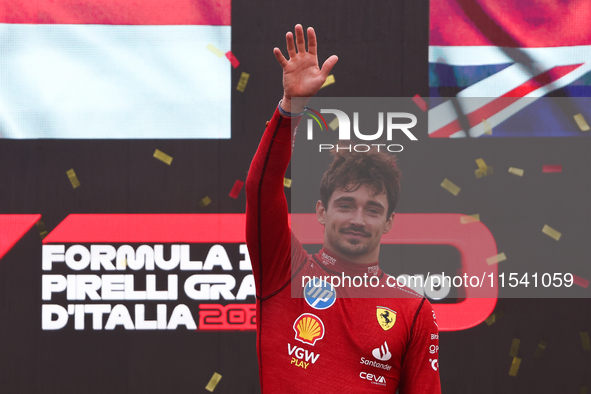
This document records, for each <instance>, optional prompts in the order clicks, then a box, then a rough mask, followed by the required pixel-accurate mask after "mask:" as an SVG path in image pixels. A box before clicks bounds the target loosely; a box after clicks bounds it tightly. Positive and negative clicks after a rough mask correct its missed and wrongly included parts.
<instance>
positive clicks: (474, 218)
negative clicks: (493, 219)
mask: <svg viewBox="0 0 591 394" xmlns="http://www.w3.org/2000/svg"><path fill="white" fill-rule="evenodd" d="M479 221H480V215H479V214H477V213H475V214H474V215H466V216H461V217H460V223H461V224H468V223H475V222H479Z"/></svg>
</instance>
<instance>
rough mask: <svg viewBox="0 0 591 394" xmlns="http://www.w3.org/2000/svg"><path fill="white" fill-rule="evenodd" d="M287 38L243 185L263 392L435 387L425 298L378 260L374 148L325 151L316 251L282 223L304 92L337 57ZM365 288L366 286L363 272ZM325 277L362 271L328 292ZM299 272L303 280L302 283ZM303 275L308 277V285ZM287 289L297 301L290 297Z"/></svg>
mask: <svg viewBox="0 0 591 394" xmlns="http://www.w3.org/2000/svg"><path fill="white" fill-rule="evenodd" d="M307 33H308V49H307V50H306V43H305V38H304V31H303V28H302V26H301V25H297V26H296V27H295V43H294V37H293V34H292V33H291V32H288V33H287V35H286V40H287V53H288V56H289V60H287V59H286V58H285V57H284V56H283V54H282V53H281V50H280V49H278V48H275V49H274V51H273V52H274V54H275V57H276V58H277V60H278V62H279V64H280V65H281V67H282V68H283V88H284V95H283V98H282V100H281V101H280V103H279V105H278V106H277V108H276V110H275V113H274V114H273V117H272V118H271V120H270V121H269V122H268V124H267V128H266V130H265V132H264V134H263V137H262V139H261V142H260V144H259V147H258V150H257V152H256V154H255V157H254V159H253V161H252V164H251V167H250V171H249V173H248V179H247V181H246V198H247V207H246V240H247V244H248V249H249V254H250V259H251V262H252V268H253V274H254V278H255V282H256V296H257V352H258V359H259V376H260V382H261V389H262V391H263V393H319V392H325V393H360V392H363V393H396V392H397V390H398V391H399V392H400V393H401V394H409V393H413V394H414V393H428V394H436V393H440V392H441V389H440V383H439V372H438V369H439V366H438V351H439V332H438V328H437V322H436V319H435V314H434V313H433V310H432V308H431V305H430V303H429V301H427V300H426V298H424V297H421V296H420V295H418V294H417V293H415V292H413V291H412V290H409V289H407V288H405V287H400V286H397V285H396V283H395V280H394V278H393V277H390V276H389V275H387V274H385V273H383V272H382V271H381V270H380V268H379V265H378V257H379V250H380V240H381V237H382V234H385V233H387V232H388V231H390V229H391V227H392V224H393V221H394V209H395V207H396V204H397V202H398V198H399V194H400V184H399V181H400V170H399V169H398V167H397V166H396V164H395V160H394V158H393V157H392V156H390V155H388V154H387V153H384V152H377V151H375V150H374V151H370V152H346V151H344V152H343V151H341V152H335V153H334V160H333V162H332V164H331V165H330V167H329V169H328V170H327V171H326V173H325V174H324V176H323V179H322V182H321V185H320V200H319V201H318V202H317V204H316V215H317V218H318V222H319V223H320V225H322V226H324V244H323V248H322V249H321V250H320V251H319V252H318V253H317V254H314V255H311V254H307V252H306V251H305V250H304V249H303V248H302V246H301V244H300V243H299V241H298V240H297V238H296V236H295V235H294V234H293V233H292V232H291V230H290V228H289V225H288V209H287V201H286V198H285V194H284V189H283V179H284V176H285V171H286V169H287V166H288V164H289V161H290V158H291V152H292V147H293V139H294V137H295V129H297V124H298V123H299V120H300V118H301V116H302V114H303V111H305V105H306V101H307V100H306V99H296V98H305V97H312V96H314V95H315V94H316V92H317V91H318V90H319V89H320V87H321V86H322V84H323V83H324V81H325V80H326V77H327V76H328V74H329V72H330V70H331V69H332V67H333V66H334V65H335V64H336V62H337V60H338V59H337V57H336V56H334V55H333V56H331V57H329V58H328V59H327V60H326V61H325V62H324V64H323V66H322V68H319V67H318V57H317V52H316V51H317V42H316V35H315V33H314V29H312V28H308V31H307ZM368 275H369V278H370V282H371V280H373V282H372V283H373V284H374V285H372V286H371V287H368V286H367V277H368ZM328 276H333V277H335V276H339V277H343V278H345V277H349V278H366V279H365V283H366V284H365V287H364V288H357V287H355V286H351V284H350V283H349V284H348V285H343V286H342V287H333V286H332V285H331V284H330V283H328V282H327V281H326V280H319V279H318V278H319V277H321V278H325V279H326V278H327V277H328ZM312 278H316V279H312ZM306 279H307V281H306ZM311 279H312V280H311ZM292 292H293V294H296V295H298V296H296V297H292Z"/></svg>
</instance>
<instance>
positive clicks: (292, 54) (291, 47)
mask: <svg viewBox="0 0 591 394" xmlns="http://www.w3.org/2000/svg"><path fill="white" fill-rule="evenodd" d="M285 41H286V43H287V54H288V55H289V58H290V59H293V58H294V57H295V56H296V55H297V53H296V50H295V44H294V43H293V34H292V33H291V32H290V31H288V32H287V34H286V35H285Z"/></svg>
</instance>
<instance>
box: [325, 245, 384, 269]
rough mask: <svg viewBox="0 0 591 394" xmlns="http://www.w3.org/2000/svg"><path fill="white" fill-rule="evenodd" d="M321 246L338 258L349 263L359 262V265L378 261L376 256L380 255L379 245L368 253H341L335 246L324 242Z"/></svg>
mask: <svg viewBox="0 0 591 394" xmlns="http://www.w3.org/2000/svg"><path fill="white" fill-rule="evenodd" d="M322 247H323V248H324V249H325V250H327V251H328V252H330V253H331V254H333V255H335V256H336V257H338V258H339V259H342V260H344V261H348V262H351V263H355V264H360V265H368V264H375V263H376V262H377V261H378V258H379V256H380V247H379V245H378V247H377V248H376V250H375V251H372V252H368V253H366V254H362V255H350V254H342V253H340V252H339V251H338V250H336V248H332V247H330V246H327V245H326V244H324V245H322Z"/></svg>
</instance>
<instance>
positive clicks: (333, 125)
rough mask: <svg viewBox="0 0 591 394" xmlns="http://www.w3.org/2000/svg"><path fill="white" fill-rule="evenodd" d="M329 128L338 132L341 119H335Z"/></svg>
mask: <svg viewBox="0 0 591 394" xmlns="http://www.w3.org/2000/svg"><path fill="white" fill-rule="evenodd" d="M328 127H330V129H331V130H332V131H334V130H336V129H337V128H338V127H339V118H334V119H333V120H332V121H331V122H330V123H329V124H328Z"/></svg>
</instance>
